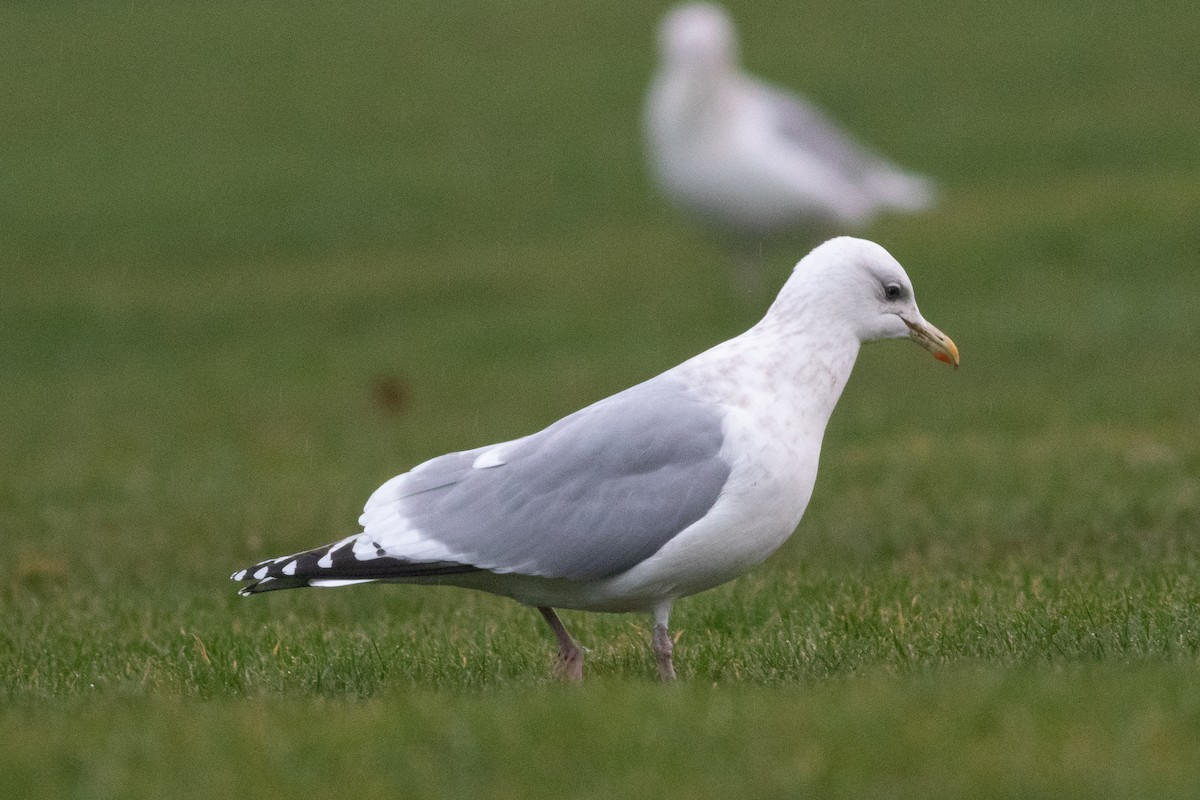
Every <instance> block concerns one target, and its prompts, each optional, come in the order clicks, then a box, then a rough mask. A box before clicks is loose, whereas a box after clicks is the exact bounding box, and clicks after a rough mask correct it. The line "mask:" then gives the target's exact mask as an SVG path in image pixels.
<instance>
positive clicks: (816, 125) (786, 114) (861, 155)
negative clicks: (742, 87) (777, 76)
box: [757, 85, 893, 179]
mask: <svg viewBox="0 0 1200 800" xmlns="http://www.w3.org/2000/svg"><path fill="white" fill-rule="evenodd" d="M757 88H759V89H760V90H761V91H762V97H763V101H764V102H765V103H766V104H767V107H768V109H769V113H770V115H771V117H772V120H773V122H774V125H775V129H776V130H777V131H778V132H779V133H780V135H782V136H783V137H784V138H785V139H788V140H789V141H792V142H794V143H795V144H797V145H799V146H800V147H803V148H804V149H805V150H807V151H809V152H811V153H813V154H814V155H816V156H818V157H820V158H821V159H822V160H823V161H825V162H827V163H829V164H831V165H834V166H835V167H836V169H837V170H838V171H839V172H841V173H843V174H844V175H846V176H847V177H850V178H857V179H862V178H864V177H866V176H867V175H869V174H870V173H872V172H874V171H876V170H879V169H893V167H892V165H891V164H890V163H889V162H888V161H887V159H885V158H884V157H883V156H881V155H879V154H878V153H876V152H874V151H873V150H871V149H870V148H868V147H866V146H865V145H863V144H862V143H860V142H859V141H857V140H856V139H855V138H854V137H853V136H851V135H850V134H849V133H848V132H847V131H846V130H844V129H843V128H842V127H841V126H840V125H838V124H837V123H836V122H835V121H834V120H833V118H831V117H830V116H829V115H827V114H826V113H825V112H824V111H822V110H821V109H819V108H817V107H816V106H815V105H813V104H811V103H809V102H807V101H805V100H804V99H802V98H800V97H797V96H795V95H793V94H791V93H789V92H787V91H784V90H783V89H778V88H775V87H773V86H765V85H759V86H758V87H757Z"/></svg>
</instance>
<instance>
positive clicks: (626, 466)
mask: <svg viewBox="0 0 1200 800" xmlns="http://www.w3.org/2000/svg"><path fill="white" fill-rule="evenodd" d="M903 337H907V338H912V339H913V340H914V341H916V342H917V343H919V344H921V345H922V346H923V347H925V348H927V349H929V350H930V351H931V352H933V353H934V355H935V356H936V357H938V358H939V359H940V360H943V361H947V362H948V363H952V364H954V365H955V366H957V364H958V351H957V349H956V348H955V346H954V343H953V342H952V341H950V339H949V338H947V337H946V336H945V335H943V334H942V333H941V332H940V331H938V330H937V328H935V327H934V326H932V325H931V324H929V323H928V322H926V321H925V319H924V318H923V317H922V316H921V313H920V311H918V309H917V305H916V301H915V299H914V297H913V290H912V284H911V283H910V282H909V279H908V276H907V275H906V274H905V272H904V270H903V268H902V267H901V266H900V265H899V264H898V263H897V262H896V261H895V259H893V258H892V257H891V256H890V255H889V254H888V253H887V252H886V251H885V250H884V249H883V248H882V247H880V246H879V245H876V244H874V243H872V242H867V241H864V240H860V239H851V238H847V237H842V238H838V239H834V240H831V241H829V242H826V243H825V244H824V245H822V246H820V247H818V248H817V249H815V250H814V251H813V252H812V253H810V254H809V255H808V256H806V257H805V258H804V259H802V260H801V261H800V263H799V264H797V265H796V268H795V270H794V272H793V274H792V276H791V278H790V279H789V280H788V281H787V282H786V284H785V285H784V287H783V289H782V290H781V291H780V293H779V296H778V298H777V299H776V300H775V302H774V303H773V304H772V306H771V307H770V309H769V310H768V312H767V314H766V316H765V317H764V318H763V319H762V320H761V321H760V322H759V323H758V324H757V325H755V326H754V327H753V328H751V329H750V330H748V331H747V332H745V333H743V334H741V335H740V336H737V337H735V338H733V339H730V340H728V341H726V342H724V343H722V344H719V345H717V346H716V347H714V348H712V349H710V350H708V351H706V352H704V353H701V354H700V355H698V356H695V357H694V358H692V359H689V360H688V361H685V362H684V363H682V364H680V365H679V366H677V367H674V368H673V369H670V370H667V371H666V372H664V373H662V374H660V375H658V376H656V377H654V378H651V379H650V380H648V381H645V382H644V383H641V384H638V385H636V386H634V387H632V388H630V389H627V390H625V391H623V392H620V393H618V394H616V395H613V396H611V397H608V398H606V399H604V400H601V401H599V402H597V403H594V404H593V405H591V406H588V407H586V408H584V409H582V410H580V411H577V412H575V413H574V414H571V415H569V416H567V417H565V418H563V419H561V420H559V421H558V422H556V423H554V424H553V425H550V426H549V427H547V428H545V429H544V430H542V431H540V432H538V433H535V434H532V435H530V436H526V437H524V438H521V439H516V440H513V441H510V442H504V443H501V444H496V445H490V446H486V447H481V448H477V449H474V450H467V451H463V452H457V453H450V454H448V455H444V456H440V457H438V458H434V459H432V460H430V461H427V462H425V463H423V464H421V465H419V466H417V467H415V468H414V469H412V470H411V471H409V472H406V473H403V474H401V475H398V476H396V477H394V478H392V479H391V480H389V481H387V482H386V483H385V484H383V485H382V486H381V487H380V488H379V489H377V490H376V491H375V493H374V494H373V495H372V496H371V498H370V499H369V500H368V501H367V504H366V508H365V509H364V511H363V514H362V516H361V517H360V519H359V522H360V523H361V525H362V526H363V531H362V532H361V533H358V534H354V535H352V536H348V537H346V538H344V539H341V540H340V541H337V542H334V543H332V544H329V545H325V546H323V547H318V548H316V549H313V550H309V551H306V552H303V553H298V554H295V555H289V556H282V557H279V558H273V559H270V560H268V561H264V562H260V563H259V564H256V565H254V566H252V567H248V568H246V569H243V570H240V571H238V572H236V573H235V574H234V575H233V576H232V577H233V579H234V580H238V581H241V580H249V581H251V583H249V584H248V585H246V586H245V587H243V588H242V589H241V593H242V594H253V593H258V592H264V591H270V590H274V589H286V588H297V587H302V586H324V587H330V586H344V585H348V584H355V583H365V582H376V581H386V582H406V583H437V584H450V585H455V586H461V587H466V588H473V589H480V590H483V591H488V592H493V593H495V594H500V595H505V596H508V597H511V598H513V599H515V600H517V601H519V602H521V603H524V604H526V605H530V606H535V607H537V608H538V609H539V610H540V611H541V613H542V614H543V616H544V617H545V618H546V620H547V622H548V623H549V624H550V626H551V628H552V629H553V630H554V632H555V635H556V637H557V638H558V643H559V662H558V665H557V667H556V671H557V672H558V673H559V674H560V675H562V676H563V677H565V678H568V679H571V680H579V679H581V678H582V670H583V655H582V651H581V649H580V648H579V646H578V645H577V644H576V643H575V642H574V640H573V639H572V638H571V637H570V635H569V634H568V633H567V631H566V629H565V628H564V627H563V625H562V623H561V621H560V620H559V619H558V617H557V615H556V614H555V612H554V610H553V609H554V608H556V607H557V608H572V609H582V610H588V611H610V612H620V611H644V612H649V613H652V614H653V615H654V618H655V627H654V634H653V640H652V645H653V649H654V652H655V656H656V658H657V661H658V666H659V671H660V674H661V676H662V677H663V678H664V679H671V678H674V677H675V670H674V665H673V661H672V653H671V651H672V640H671V638H670V635H669V633H668V627H667V626H668V621H669V615H670V610H671V605H672V603H673V602H674V601H675V600H676V599H677V598H680V597H684V596H687V595H691V594H695V593H697V592H701V591H704V590H706V589H710V588H712V587H714V586H717V585H719V584H721V583H724V582H726V581H728V580H731V579H732V578H734V577H736V576H737V575H739V574H741V573H742V572H744V571H746V570H747V569H749V568H751V567H753V566H754V565H756V564H758V563H760V562H762V561H763V560H764V559H766V558H767V557H768V556H769V555H771V553H773V552H774V551H775V550H776V549H777V548H778V547H779V546H780V545H781V544H783V542H784V541H785V540H786V539H787V538H788V536H790V535H791V533H792V532H793V530H795V528H796V526H797V524H798V523H799V522H800V518H801V516H802V515H803V514H804V509H805V507H806V506H807V504H808V500H809V497H810V496H811V493H812V489H813V484H814V481H815V480H816V474H817V461H818V457H819V454H820V449H821V441H822V438H823V436H824V433H825V427H826V424H827V422H828V421H829V417H830V415H831V414H832V412H833V408H834V405H835V404H836V403H837V400H838V397H839V396H840V395H841V392H842V388H843V387H844V386H845V384H846V381H847V380H848V379H849V377H850V372H851V369H852V368H853V366H854V362H855V359H856V357H857V355H858V351H859V347H860V345H861V344H863V343H864V342H870V341H874V340H878V339H887V338H903Z"/></svg>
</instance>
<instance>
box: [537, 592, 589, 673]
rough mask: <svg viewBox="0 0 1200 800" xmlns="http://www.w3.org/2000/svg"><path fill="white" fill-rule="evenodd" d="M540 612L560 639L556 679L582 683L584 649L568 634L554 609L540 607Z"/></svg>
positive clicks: (555, 670) (555, 671)
mask: <svg viewBox="0 0 1200 800" xmlns="http://www.w3.org/2000/svg"><path fill="white" fill-rule="evenodd" d="M538 611H540V612H542V617H543V619H545V620H546V624H548V625H549V626H550V630H552V631H554V637H555V638H556V639H558V661H557V662H556V663H555V665H554V677H556V678H558V679H560V680H564V681H568V682H570V683H582V682H583V648H582V647H580V646H579V645H578V644H576V643H575V640H574V639H572V638H571V634H569V633H567V629H566V628H565V627H564V626H563V624H562V620H560V619H559V618H558V614H555V613H554V609H553V608H550V607H549V606H538Z"/></svg>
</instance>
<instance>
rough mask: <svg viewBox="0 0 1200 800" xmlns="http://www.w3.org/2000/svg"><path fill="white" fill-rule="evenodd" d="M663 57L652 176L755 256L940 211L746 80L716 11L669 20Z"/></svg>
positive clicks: (687, 10)
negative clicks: (797, 240) (757, 246)
mask: <svg viewBox="0 0 1200 800" xmlns="http://www.w3.org/2000/svg"><path fill="white" fill-rule="evenodd" d="M659 50H660V59H661V60H660V64H659V68H658V72H657V74H656V75H655V77H654V79H653V81H652V82H651V85H650V90H649V92H648V95H647V99H646V107H645V117H644V127H645V134H646V136H645V138H646V149H647V154H648V157H649V163H650V168H651V172H652V175H653V177H654V178H655V180H656V181H657V182H658V184H659V186H660V188H661V189H662V191H663V193H664V194H665V195H666V196H667V198H669V199H670V200H671V201H673V202H674V203H675V204H676V205H678V206H681V207H682V208H683V209H684V210H686V211H689V212H691V213H692V214H694V215H695V216H697V217H699V218H700V219H701V220H702V221H704V222H706V223H708V224H709V225H710V226H712V227H713V228H715V229H717V230H718V231H720V232H722V233H724V234H725V235H726V236H727V238H731V239H733V240H734V241H736V242H740V243H741V244H743V245H745V246H749V245H752V244H754V243H755V242H756V241H758V240H759V239H761V238H762V237H764V236H770V235H772V234H776V233H780V232H783V231H785V230H789V229H795V228H807V229H809V231H810V232H811V233H815V232H817V231H821V230H826V229H827V228H829V227H830V226H834V227H841V228H844V229H847V230H853V229H861V228H862V227H864V226H866V225H867V224H868V222H870V220H871V219H872V218H873V217H875V216H876V215H877V214H879V213H880V212H883V211H902V212H915V211H921V210H923V209H925V208H927V207H929V206H930V205H931V204H932V202H933V199H934V190H933V184H932V182H931V181H930V180H929V179H928V178H925V177H923V176H919V175H916V174H913V173H909V172H906V171H904V170H902V169H900V168H899V167H897V166H896V165H894V164H892V163H891V162H889V161H888V160H886V159H885V158H883V157H882V156H880V155H878V154H877V153H874V152H872V151H871V150H870V149H868V148H867V147H865V146H864V145H862V144H860V143H859V142H857V141H855V139H854V138H853V137H852V136H851V135H850V134H849V133H847V132H846V131H844V130H842V129H841V128H840V127H839V126H838V125H837V124H836V123H835V122H834V121H833V120H831V119H830V118H829V117H828V116H827V115H826V114H825V113H824V112H823V111H821V110H820V109H819V108H817V107H815V106H814V105H812V104H811V103H809V102H807V101H805V100H804V99H803V98H801V97H798V96H796V95H794V94H791V93H789V92H787V91H785V90H783V89H779V88H776V87H774V86H770V85H768V84H766V83H763V82H761V81H759V80H757V79H756V78H754V77H753V76H752V75H749V74H747V73H745V72H743V71H742V70H741V69H740V68H739V66H738V56H737V41H736V33H735V31H734V27H733V23H732V22H731V21H730V19H729V16H728V14H726V13H725V11H724V9H722V8H721V7H720V6H716V5H710V4H707V3H697V4H689V5H681V6H677V7H676V8H674V9H672V10H671V11H669V12H668V13H667V15H666V16H665V17H664V18H663V21H662V23H661V25H660V27H659ZM838 232H843V231H838Z"/></svg>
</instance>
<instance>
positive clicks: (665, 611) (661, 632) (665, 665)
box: [650, 600, 675, 681]
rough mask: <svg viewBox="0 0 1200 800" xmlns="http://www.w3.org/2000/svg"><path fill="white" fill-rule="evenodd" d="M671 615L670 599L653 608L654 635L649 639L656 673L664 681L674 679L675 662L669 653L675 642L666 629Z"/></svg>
mask: <svg viewBox="0 0 1200 800" xmlns="http://www.w3.org/2000/svg"><path fill="white" fill-rule="evenodd" d="M670 617H671V601H670V600H667V601H666V602H664V603H661V604H660V605H659V606H658V608H656V609H654V635H653V636H652V637H651V639H650V643H651V645H652V646H653V647H654V658H655V660H656V661H658V674H659V677H661V678H662V679H663V680H664V681H673V680H675V663H674V662H673V661H672V660H671V653H672V651H674V649H675V643H674V642H673V641H672V640H671V632H670V631H669V630H667V622H668V621H669V619H670Z"/></svg>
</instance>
